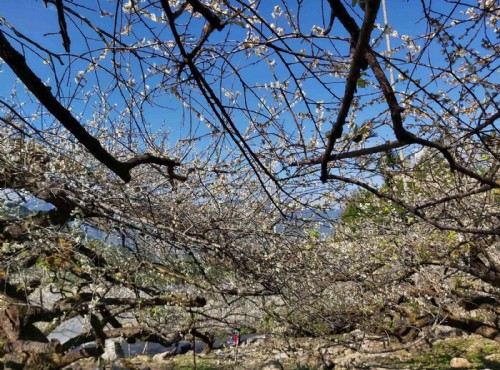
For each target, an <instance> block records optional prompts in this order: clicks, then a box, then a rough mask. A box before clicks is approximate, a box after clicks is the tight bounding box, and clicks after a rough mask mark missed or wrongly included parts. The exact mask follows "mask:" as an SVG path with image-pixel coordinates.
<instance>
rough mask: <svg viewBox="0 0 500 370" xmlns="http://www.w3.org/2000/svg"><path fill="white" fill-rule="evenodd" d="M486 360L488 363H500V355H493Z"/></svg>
mask: <svg viewBox="0 0 500 370" xmlns="http://www.w3.org/2000/svg"><path fill="white" fill-rule="evenodd" d="M484 359H485V360H488V361H497V362H500V353H493V354H491V355H488V356H486V357H485V358H484Z"/></svg>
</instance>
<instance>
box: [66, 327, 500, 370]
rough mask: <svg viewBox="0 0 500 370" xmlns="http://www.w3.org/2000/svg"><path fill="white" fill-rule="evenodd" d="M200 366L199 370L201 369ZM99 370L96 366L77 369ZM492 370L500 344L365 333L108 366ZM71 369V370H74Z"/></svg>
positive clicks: (259, 342) (498, 362)
mask: <svg viewBox="0 0 500 370" xmlns="http://www.w3.org/2000/svg"><path fill="white" fill-rule="evenodd" d="M195 362H196V365H195ZM71 368H72V369H73V370H77V369H78V370H87V369H95V368H96V364H95V362H93V361H89V360H87V361H85V362H81V363H79V364H75V365H73V366H72V367H71ZM195 368H196V369H200V370H210V369H248V370H250V369H267V370H269V369H290V370H307V369H335V370H339V369H379V370H382V369H386V370H387V369H436V370H439V369H455V368H459V369H464V368H468V369H490V370H495V369H498V370H500V343H498V342H495V341H490V340H486V339H484V338H481V337H476V336H462V337H455V338H447V339H441V340H437V341H434V342H433V343H429V342H428V341H424V340H422V341H420V342H416V343H412V344H411V345H409V346H404V345H401V344H398V343H394V342H388V341H387V340H385V338H381V337H379V338H363V336H362V334H361V333H354V334H351V335H346V336H343V337H337V338H330V340H326V339H308V338H289V339H282V338H275V337H266V338H257V339H256V340H254V341H253V342H251V343H249V344H246V345H243V346H242V347H240V348H239V349H238V355H237V359H236V360H235V350H234V348H224V349H220V350H213V351H211V352H210V353H204V354H197V355H196V357H194V356H193V352H192V351H190V352H188V353H187V354H184V355H176V356H172V355H171V354H169V353H161V354H157V355H155V356H144V355H143V356H136V357H134V358H130V359H120V360H118V361H115V362H114V364H107V365H106V369H116V370H118V369H122V370H124V369H141V370H146V369H150V370H160V369H183V370H187V369H195ZM68 369H69V368H68Z"/></svg>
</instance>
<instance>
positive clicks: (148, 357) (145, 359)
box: [134, 355, 151, 363]
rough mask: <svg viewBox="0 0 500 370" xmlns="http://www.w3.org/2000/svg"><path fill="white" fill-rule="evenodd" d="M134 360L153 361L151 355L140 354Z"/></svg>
mask: <svg viewBox="0 0 500 370" xmlns="http://www.w3.org/2000/svg"><path fill="white" fill-rule="evenodd" d="M134 360H135V361H137V362H140V363H144V362H149V361H151V356H149V355H138V356H135V357H134Z"/></svg>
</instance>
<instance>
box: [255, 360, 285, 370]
mask: <svg viewBox="0 0 500 370" xmlns="http://www.w3.org/2000/svg"><path fill="white" fill-rule="evenodd" d="M259 369H260V370H283V365H281V363H280V362H279V361H277V360H269V361H267V362H265V363H264V364H263V365H262V366H261V367H260V368H259Z"/></svg>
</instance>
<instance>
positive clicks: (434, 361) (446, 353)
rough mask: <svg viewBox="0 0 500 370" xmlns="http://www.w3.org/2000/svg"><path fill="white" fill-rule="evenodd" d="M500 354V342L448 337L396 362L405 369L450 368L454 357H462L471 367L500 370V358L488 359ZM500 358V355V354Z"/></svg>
mask: <svg viewBox="0 0 500 370" xmlns="http://www.w3.org/2000/svg"><path fill="white" fill-rule="evenodd" d="M496 353H499V354H500V343H497V342H494V341H490V340H487V339H482V338H481V339H460V338H454V339H448V340H445V341H439V342H437V343H435V344H434V345H433V346H432V348H431V349H429V350H426V351H425V352H422V353H420V354H417V355H413V356H412V357H411V358H410V359H408V360H406V361H402V362H398V363H396V364H394V363H392V364H391V365H393V366H394V365H396V366H398V368H405V369H415V370H417V369H419V370H420V369H422V370H424V369H429V370H430V369H433V370H449V369H451V367H450V361H451V359H452V358H454V357H462V358H466V359H467V360H469V362H470V363H471V367H470V369H485V368H487V369H491V370H500V362H499V361H500V359H499V360H487V359H486V357H487V356H489V355H492V354H496ZM499 358H500V356H499Z"/></svg>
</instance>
